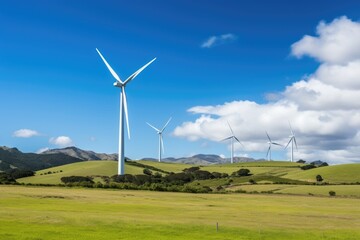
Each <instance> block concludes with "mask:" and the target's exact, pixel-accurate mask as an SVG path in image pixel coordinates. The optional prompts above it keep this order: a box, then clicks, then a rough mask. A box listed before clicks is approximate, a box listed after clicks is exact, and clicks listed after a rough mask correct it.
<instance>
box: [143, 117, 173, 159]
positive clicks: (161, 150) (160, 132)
mask: <svg viewBox="0 0 360 240" xmlns="http://www.w3.org/2000/svg"><path fill="white" fill-rule="evenodd" d="M170 121H171V117H170V118H169V120H168V121H167V122H166V123H165V125H164V127H163V128H162V129H161V130H159V129H157V128H156V127H154V126H153V125H151V124H150V123H148V122H147V125H149V126H150V127H152V128H153V129H154V130H155V131H156V132H157V134H159V162H161V153H164V149H165V148H164V142H163V138H162V133H163V132H164V130H165V128H166V127H167V125H168V124H169V122H170Z"/></svg>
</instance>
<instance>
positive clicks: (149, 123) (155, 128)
mask: <svg viewBox="0 0 360 240" xmlns="http://www.w3.org/2000/svg"><path fill="white" fill-rule="evenodd" d="M146 123H147V125H149V126H150V127H152V128H153V129H154V130H155V131H157V132H160V130H159V129H157V128H156V127H154V126H153V125H151V124H150V123H148V122H146Z"/></svg>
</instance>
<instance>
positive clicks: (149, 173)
mask: <svg viewBox="0 0 360 240" xmlns="http://www.w3.org/2000/svg"><path fill="white" fill-rule="evenodd" d="M143 173H144V174H145V175H149V176H151V175H152V171H150V169H148V168H144V170H143Z"/></svg>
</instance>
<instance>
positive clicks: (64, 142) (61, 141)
mask: <svg viewBox="0 0 360 240" xmlns="http://www.w3.org/2000/svg"><path fill="white" fill-rule="evenodd" d="M49 142H50V143H51V144H54V145H57V146H59V147H68V146H71V145H73V141H72V140H71V138H69V137H67V136H59V137H56V138H54V137H52V138H50V140H49Z"/></svg>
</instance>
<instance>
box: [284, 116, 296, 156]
mask: <svg viewBox="0 0 360 240" xmlns="http://www.w3.org/2000/svg"><path fill="white" fill-rule="evenodd" d="M289 127H290V131H291V135H290V136H289V138H290V140H289V142H288V144H287V145H286V147H285V149H286V148H287V147H288V146H289V144H290V142H291V162H293V161H294V143H295V146H296V150H297V149H298V146H297V143H296V138H295V134H294V132H293V130H292V128H291V125H290V122H289Z"/></svg>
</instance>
